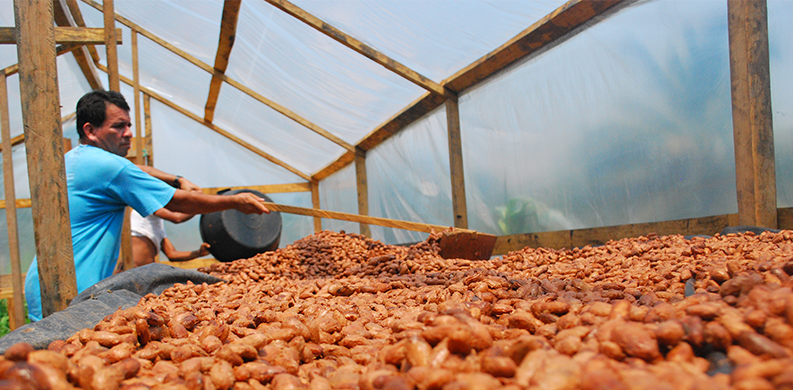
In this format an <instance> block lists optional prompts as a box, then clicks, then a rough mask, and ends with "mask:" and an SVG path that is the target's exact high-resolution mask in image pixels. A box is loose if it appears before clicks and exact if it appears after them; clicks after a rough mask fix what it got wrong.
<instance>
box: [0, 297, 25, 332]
mask: <svg viewBox="0 0 793 390" xmlns="http://www.w3.org/2000/svg"><path fill="white" fill-rule="evenodd" d="M24 313H25V323H26V324H29V323H30V318H28V304H27V302H25V310H24ZM9 320H10V317H9V315H8V301H6V300H5V299H0V337H3V336H5V335H7V334H8V333H9V332H11V327H10V324H9Z"/></svg>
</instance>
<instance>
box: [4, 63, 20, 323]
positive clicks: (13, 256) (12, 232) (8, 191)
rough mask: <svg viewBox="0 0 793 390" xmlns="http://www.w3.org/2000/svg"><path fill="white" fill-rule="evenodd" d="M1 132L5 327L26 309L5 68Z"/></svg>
mask: <svg viewBox="0 0 793 390" xmlns="http://www.w3.org/2000/svg"><path fill="white" fill-rule="evenodd" d="M0 133H2V137H3V184H4V186H5V201H6V223H7V225H8V249H9V252H10V253H9V255H10V260H11V287H12V288H13V289H14V297H13V310H11V308H10V307H9V323H8V327H9V328H10V329H11V330H14V329H16V328H19V327H20V326H22V325H25V312H24V306H23V305H24V303H23V301H22V292H23V287H22V266H21V265H20V261H19V230H18V228H17V209H16V192H15V191H14V188H15V187H14V158H13V156H12V154H13V153H12V151H11V123H10V121H9V119H8V84H7V83H6V75H5V72H2V73H0Z"/></svg>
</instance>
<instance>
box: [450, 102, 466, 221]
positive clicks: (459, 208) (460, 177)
mask: <svg viewBox="0 0 793 390" xmlns="http://www.w3.org/2000/svg"><path fill="white" fill-rule="evenodd" d="M446 133H447V134H448V139H449V173H450V175H449V176H450V178H451V185H452V208H453V210H454V227H457V228H463V229H468V208H467V206H466V201H465V172H464V169H463V142H462V136H461V135H460V106H459V104H458V103H457V99H456V98H455V99H446Z"/></svg>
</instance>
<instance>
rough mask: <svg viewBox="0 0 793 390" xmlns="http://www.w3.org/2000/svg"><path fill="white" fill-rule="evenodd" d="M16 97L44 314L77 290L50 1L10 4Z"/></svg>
mask: <svg viewBox="0 0 793 390" xmlns="http://www.w3.org/2000/svg"><path fill="white" fill-rule="evenodd" d="M14 9H15V13H14V14H15V15H14V16H15V22H16V28H17V30H18V33H17V36H18V37H19V42H18V44H17V58H19V84H20V97H21V99H20V101H21V103H22V118H23V121H24V126H25V127H24V129H25V138H26V140H27V141H26V142H27V148H26V150H27V164H28V167H31V168H36V169H31V170H30V171H29V176H30V194H31V200H32V205H33V231H34V235H35V240H36V256H37V259H38V272H39V281H40V286H41V298H42V299H41V304H42V314H43V315H44V316H47V315H50V314H52V313H54V312H56V311H60V310H63V309H65V308H66V307H67V306H68V304H69V302H70V301H71V299H72V298H73V297H74V296H75V295H76V294H77V282H76V279H75V273H74V257H73V249H72V237H71V227H70V224H69V201H68V198H67V194H66V173H65V169H64V161H63V141H62V137H63V128H62V127H61V117H60V103H59V100H60V99H59V94H58V80H57V72H58V67H57V63H56V61H55V59H56V58H55V34H54V26H53V6H52V2H51V1H24V0H16V1H15V2H14Z"/></svg>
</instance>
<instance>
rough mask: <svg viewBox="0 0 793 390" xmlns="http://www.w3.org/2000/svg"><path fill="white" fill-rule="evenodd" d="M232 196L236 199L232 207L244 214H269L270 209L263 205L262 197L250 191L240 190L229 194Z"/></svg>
mask: <svg viewBox="0 0 793 390" xmlns="http://www.w3.org/2000/svg"><path fill="white" fill-rule="evenodd" d="M231 196H233V197H234V198H236V199H235V201H236V205H235V206H234V209H236V210H237V211H239V212H242V213H245V214H262V213H266V214H270V210H268V209H267V207H264V204H262V202H264V199H262V198H260V197H258V196H256V195H254V194H252V193H250V192H240V193H239V194H234V195H231Z"/></svg>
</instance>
